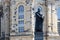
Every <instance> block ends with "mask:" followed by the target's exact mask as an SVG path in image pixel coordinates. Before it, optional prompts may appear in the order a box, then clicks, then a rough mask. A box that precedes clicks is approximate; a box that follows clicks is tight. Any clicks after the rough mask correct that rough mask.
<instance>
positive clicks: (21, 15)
mask: <svg viewBox="0 0 60 40" xmlns="http://www.w3.org/2000/svg"><path fill="white" fill-rule="evenodd" d="M18 29H19V32H23V31H24V6H23V5H20V6H19V8H18Z"/></svg>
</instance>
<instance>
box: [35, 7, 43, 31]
mask: <svg viewBox="0 0 60 40" xmlns="http://www.w3.org/2000/svg"><path fill="white" fill-rule="evenodd" d="M40 11H41V10H40V9H39V8H38V11H37V12H36V13H35V17H36V22H35V32H42V31H43V20H44V19H43V18H42V16H43V15H42V14H41V13H40Z"/></svg>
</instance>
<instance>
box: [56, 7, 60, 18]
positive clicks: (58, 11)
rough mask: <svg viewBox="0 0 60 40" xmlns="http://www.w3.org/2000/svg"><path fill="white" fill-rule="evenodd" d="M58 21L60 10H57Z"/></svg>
mask: <svg viewBox="0 0 60 40" xmlns="http://www.w3.org/2000/svg"><path fill="white" fill-rule="evenodd" d="M57 15H58V19H60V8H58V9H57Z"/></svg>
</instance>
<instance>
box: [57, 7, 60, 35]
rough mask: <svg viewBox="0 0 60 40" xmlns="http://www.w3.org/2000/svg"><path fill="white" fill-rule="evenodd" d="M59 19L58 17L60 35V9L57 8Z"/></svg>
mask: <svg viewBox="0 0 60 40" xmlns="http://www.w3.org/2000/svg"><path fill="white" fill-rule="evenodd" d="M57 17H58V18H57V20H58V22H57V23H58V24H57V25H58V33H59V35H60V7H58V8H57Z"/></svg>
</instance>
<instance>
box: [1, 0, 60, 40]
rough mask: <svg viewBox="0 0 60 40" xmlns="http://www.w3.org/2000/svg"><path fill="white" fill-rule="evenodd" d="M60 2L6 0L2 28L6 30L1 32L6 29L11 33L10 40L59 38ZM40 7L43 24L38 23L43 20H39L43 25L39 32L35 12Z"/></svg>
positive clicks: (51, 0) (53, 39)
mask: <svg viewBox="0 0 60 40" xmlns="http://www.w3.org/2000/svg"><path fill="white" fill-rule="evenodd" d="M59 2H60V1H58V0H5V1H4V3H5V4H4V7H3V13H4V15H3V16H4V17H5V19H4V18H3V17H2V18H1V20H2V21H1V25H2V26H1V28H2V30H3V29H4V30H3V31H1V32H4V31H6V34H10V36H9V39H10V40H59V36H60V34H59V31H60V30H59V27H60V26H59V27H58V25H59V24H58V23H59V22H60V20H58V16H57V9H58V8H59V7H60V6H59V5H60V3H59ZM2 4H3V3H2ZM38 8H39V9H40V12H39V13H40V14H42V18H43V24H42V25H43V26H41V25H40V23H38V22H41V21H37V25H38V24H39V27H41V29H39V30H40V31H38V32H37V31H36V28H37V29H38V28H39V27H38V26H36V18H37V17H36V16H35V13H36V12H37V11H38ZM5 9H6V10H5ZM39 16H40V15H39ZM3 19H4V20H3ZM6 20H7V21H6ZM37 20H39V18H38V19H37ZM4 23H5V24H6V25H5V26H6V27H5V26H4V25H3V24H4ZM35 26H36V27H35ZM3 27H4V28H3ZM5 28H6V29H5Z"/></svg>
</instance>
